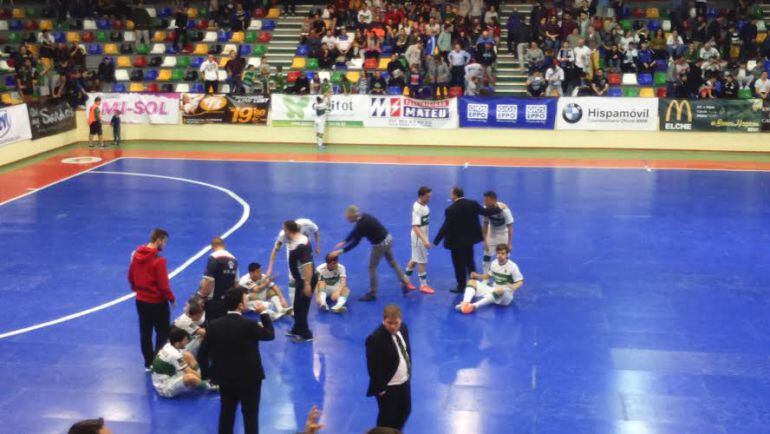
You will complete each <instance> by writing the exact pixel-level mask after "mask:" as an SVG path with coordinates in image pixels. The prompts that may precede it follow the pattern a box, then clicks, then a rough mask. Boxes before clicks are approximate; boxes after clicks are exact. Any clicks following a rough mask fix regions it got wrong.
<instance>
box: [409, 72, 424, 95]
mask: <svg viewBox="0 0 770 434" xmlns="http://www.w3.org/2000/svg"><path fill="white" fill-rule="evenodd" d="M407 80H408V81H407V83H408V84H409V94H410V95H412V96H415V95H417V91H418V90H419V88H420V87H421V86H422V84H423V75H422V71H421V70H420V65H418V64H413V65H409V77H408V79H407Z"/></svg>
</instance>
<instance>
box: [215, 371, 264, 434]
mask: <svg viewBox="0 0 770 434" xmlns="http://www.w3.org/2000/svg"><path fill="white" fill-rule="evenodd" d="M261 394H262V380H260V381H259V382H258V383H257V384H255V385H253V386H239V387H227V386H223V385H220V386H219V434H232V433H233V424H234V423H235V410H236V409H237V408H238V404H239V403H240V404H241V414H242V415H243V431H244V433H245V434H259V398H260V395H261Z"/></svg>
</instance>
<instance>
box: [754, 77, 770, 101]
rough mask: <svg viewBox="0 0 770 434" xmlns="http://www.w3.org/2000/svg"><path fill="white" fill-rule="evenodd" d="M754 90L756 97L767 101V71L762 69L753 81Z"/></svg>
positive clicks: (768, 81) (768, 87)
mask: <svg viewBox="0 0 770 434" xmlns="http://www.w3.org/2000/svg"><path fill="white" fill-rule="evenodd" d="M754 92H755V94H756V96H757V98H760V99H762V100H765V101H767V100H768V99H767V95H768V94H769V93H770V80H768V79H767V71H762V73H761V74H760V75H759V78H758V79H757V81H755V82H754Z"/></svg>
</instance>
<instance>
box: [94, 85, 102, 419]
mask: <svg viewBox="0 0 770 434" xmlns="http://www.w3.org/2000/svg"><path fill="white" fill-rule="evenodd" d="M101 100H102V97H100V96H97V97H96V98H94V102H99V101H101ZM94 420H95V419H94Z"/></svg>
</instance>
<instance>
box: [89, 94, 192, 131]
mask: <svg viewBox="0 0 770 434" xmlns="http://www.w3.org/2000/svg"><path fill="white" fill-rule="evenodd" d="M96 97H101V98H102V104H101V107H100V108H101V119H102V122H109V121H110V119H112V115H113V114H114V113H115V112H116V111H118V110H119V111H120V113H121V114H120V119H121V121H122V122H123V123H126V124H177V123H179V94H178V93H100V92H95V93H91V94H89V95H88V105H87V106H86V107H87V108H90V107H91V104H93V103H94V99H96Z"/></svg>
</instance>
